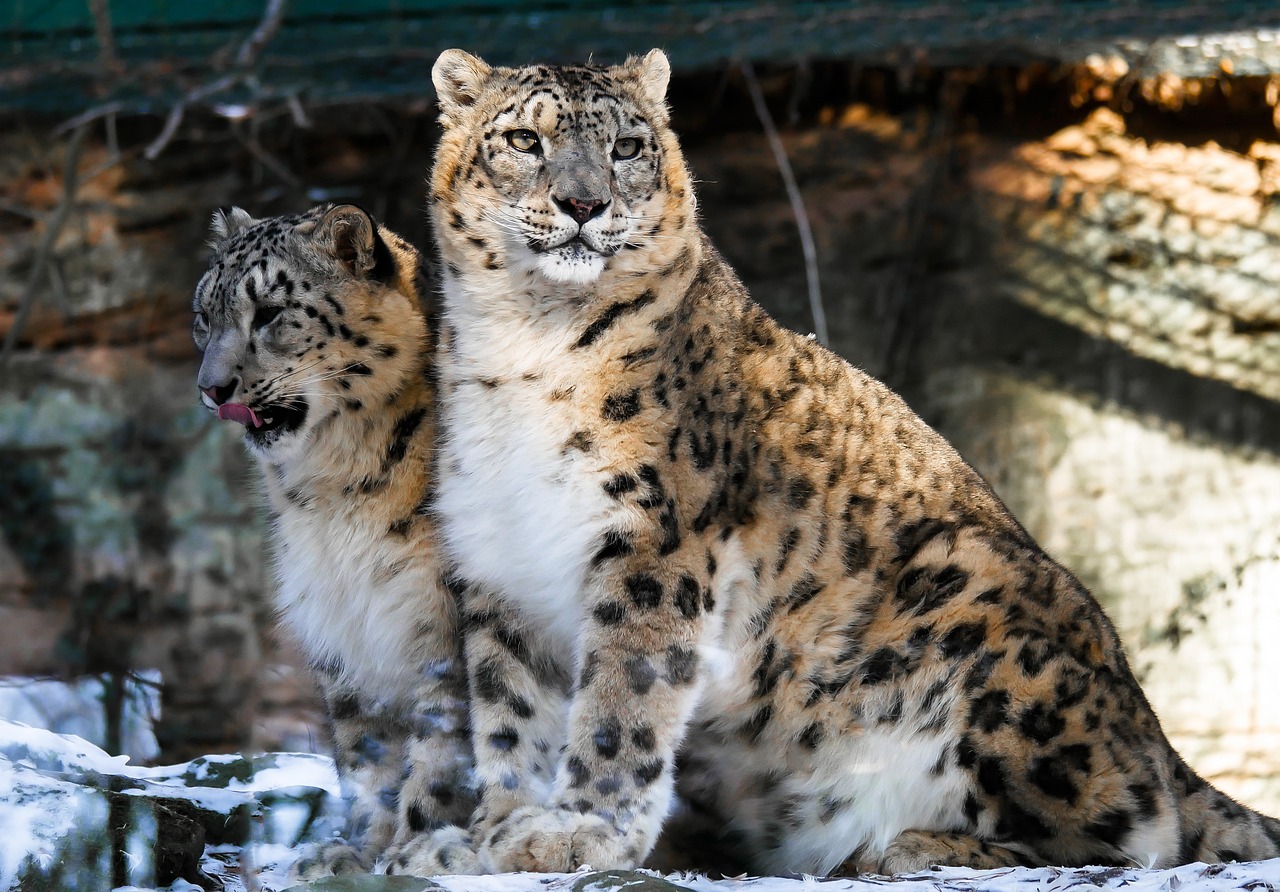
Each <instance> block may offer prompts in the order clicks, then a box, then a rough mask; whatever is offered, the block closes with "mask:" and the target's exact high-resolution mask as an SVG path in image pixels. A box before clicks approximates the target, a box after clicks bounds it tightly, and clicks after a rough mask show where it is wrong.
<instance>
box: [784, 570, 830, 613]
mask: <svg viewBox="0 0 1280 892" xmlns="http://www.w3.org/2000/svg"><path fill="white" fill-rule="evenodd" d="M824 587H825V586H822V585H819V584H818V580H817V579H815V578H814V577H813V574H812V573H806V574H805V575H804V576H801V577H800V578H799V579H797V580H796V581H795V584H794V585H792V586H791V591H790V592H789V593H788V595H787V611H788V612H789V613H790V612H793V611H796V610H799V609H800V608H801V607H803V606H804V605H806V604H808V603H809V602H810V601H812V600H813V599H814V598H816V597H818V595H819V593H821V592H822V589H823V588H824Z"/></svg>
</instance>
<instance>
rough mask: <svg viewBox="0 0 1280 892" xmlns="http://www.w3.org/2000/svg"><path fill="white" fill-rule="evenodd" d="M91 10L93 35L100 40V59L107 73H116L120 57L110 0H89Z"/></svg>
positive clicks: (118, 68) (118, 69)
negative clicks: (112, 23) (112, 24)
mask: <svg viewBox="0 0 1280 892" xmlns="http://www.w3.org/2000/svg"><path fill="white" fill-rule="evenodd" d="M89 10H90V11H91V12H92V13H93V36H94V37H95V38H97V40H98V61H99V62H100V63H101V64H102V70H103V72H104V73H105V74H110V75H115V74H117V73H119V71H120V57H119V56H118V55H116V37H115V33H114V32H113V31H112V28H111V5H110V3H109V0H89Z"/></svg>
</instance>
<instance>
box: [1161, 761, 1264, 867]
mask: <svg viewBox="0 0 1280 892" xmlns="http://www.w3.org/2000/svg"><path fill="white" fill-rule="evenodd" d="M1175 772H1176V777H1177V780H1178V782H1179V786H1181V787H1182V788H1183V791H1184V798H1183V804H1182V851H1181V853H1180V856H1179V859H1178V861H1179V863H1181V864H1189V863H1191V862H1194V861H1203V862H1205V863H1206V864H1213V863H1217V862H1222V861H1262V860H1265V859H1267V858H1276V857H1280V821H1278V820H1276V819H1275V818H1270V817H1267V816H1266V815H1264V814H1260V813H1259V812H1256V811H1254V810H1253V809H1251V808H1247V807H1246V806H1243V805H1241V804H1240V803H1238V802H1236V801H1235V800H1234V799H1232V798H1231V797H1230V796H1228V795H1227V794H1226V793H1223V792H1222V791H1221V790H1219V789H1217V788H1216V787H1214V786H1213V785H1212V784H1210V783H1209V782H1208V781H1206V780H1205V779H1204V778H1202V777H1200V776H1199V775H1197V774H1196V773H1195V772H1194V771H1192V770H1191V769H1190V768H1189V767H1187V765H1186V764H1185V763H1183V762H1182V761H1181V760H1178V763H1177V766H1176V768H1175Z"/></svg>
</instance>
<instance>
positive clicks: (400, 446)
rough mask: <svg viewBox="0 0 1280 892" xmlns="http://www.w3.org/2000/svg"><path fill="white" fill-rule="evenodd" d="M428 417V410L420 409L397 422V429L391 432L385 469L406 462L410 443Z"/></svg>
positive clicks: (384, 460)
mask: <svg viewBox="0 0 1280 892" xmlns="http://www.w3.org/2000/svg"><path fill="white" fill-rule="evenodd" d="M426 415H427V410H426V409H423V408H418V409H414V410H413V411H412V412H409V413H407V414H406V415H405V416H404V417H403V418H401V419H400V420H399V421H397V422H396V426H395V428H394V429H393V430H392V431H391V443H390V445H388V446H387V455H386V457H385V458H384V459H383V460H382V465H383V467H384V468H387V469H389V468H391V467H392V466H393V465H396V464H398V463H400V462H401V461H403V460H404V457H405V454H406V453H407V452H408V451H409V441H410V440H412V439H413V435H414V433H416V432H417V430H418V427H419V426H420V425H421V424H422V420H423V419H424V418H425V417H426ZM384 473H385V471H384Z"/></svg>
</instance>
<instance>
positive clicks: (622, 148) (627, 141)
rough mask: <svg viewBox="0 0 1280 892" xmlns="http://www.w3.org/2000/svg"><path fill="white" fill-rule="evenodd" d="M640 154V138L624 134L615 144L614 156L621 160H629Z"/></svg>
mask: <svg viewBox="0 0 1280 892" xmlns="http://www.w3.org/2000/svg"><path fill="white" fill-rule="evenodd" d="M639 154H640V140H638V139H636V138H634V137H631V136H624V137H623V138H622V139H620V140H618V141H617V142H615V143H614V144H613V157H615V158H617V159H618V160H619V161H627V160H630V159H631V158H634V157H635V156H636V155H639Z"/></svg>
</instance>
